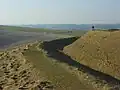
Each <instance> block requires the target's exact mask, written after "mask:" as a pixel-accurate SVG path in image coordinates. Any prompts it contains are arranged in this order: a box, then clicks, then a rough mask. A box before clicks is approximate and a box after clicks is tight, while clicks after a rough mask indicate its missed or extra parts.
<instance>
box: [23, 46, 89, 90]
mask: <svg viewBox="0 0 120 90" xmlns="http://www.w3.org/2000/svg"><path fill="white" fill-rule="evenodd" d="M24 55H25V57H26V59H27V60H29V61H30V62H32V63H33V65H34V66H35V68H37V69H38V70H39V71H40V72H41V75H44V76H45V77H46V78H47V79H48V80H50V81H52V83H53V84H55V86H56V90H89V89H87V88H86V86H85V85H84V84H82V83H81V82H80V81H79V80H78V78H77V77H76V76H75V75H72V74H71V73H69V72H68V71H66V70H65V69H64V68H63V67H61V66H60V65H59V63H55V62H54V61H52V60H51V59H49V58H47V57H46V56H44V54H43V53H42V52H41V51H38V50H37V49H36V48H35V46H32V47H31V48H29V49H28V50H26V51H25V53H24Z"/></svg>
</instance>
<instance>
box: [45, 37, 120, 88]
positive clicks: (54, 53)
mask: <svg viewBox="0 0 120 90" xmlns="http://www.w3.org/2000/svg"><path fill="white" fill-rule="evenodd" d="M77 39H78V37H72V38H64V39H58V40H54V41H49V42H44V43H43V48H44V49H45V50H46V51H47V52H48V55H49V57H52V58H55V59H56V60H58V61H60V62H64V63H67V64H69V65H71V66H73V67H76V68H78V70H80V71H82V72H84V73H88V74H90V75H92V76H95V77H96V79H98V80H102V81H105V82H107V83H108V84H109V85H118V86H119V87H116V88H117V89H115V90H119V89H118V88H120V85H119V84H120V80H118V79H116V78H114V77H112V76H110V75H108V74H105V73H102V72H99V71H96V70H94V69H91V68H90V67H88V66H85V65H83V64H80V63H79V62H77V61H75V60H73V59H72V58H71V57H69V56H67V55H66V54H64V53H63V52H59V50H62V49H63V48H64V46H66V45H69V44H71V43H73V42H74V41H75V40H77Z"/></svg>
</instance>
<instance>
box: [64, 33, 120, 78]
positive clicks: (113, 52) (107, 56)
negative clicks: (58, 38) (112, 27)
mask: <svg viewBox="0 0 120 90" xmlns="http://www.w3.org/2000/svg"><path fill="white" fill-rule="evenodd" d="M64 52H65V53H66V54H68V55H69V56H71V57H72V58H73V59H75V60H77V61H78V62H80V63H81V64H84V65H86V66H88V67H90V68H92V69H94V70H98V71H100V72H104V73H106V74H109V75H111V76H113V77H115V78H117V79H120V55H119V54H120V31H114V32H109V31H89V32H88V33H87V34H85V35H84V36H82V37H81V38H80V39H78V40H77V41H75V42H74V43H73V44H71V45H68V46H66V47H65V48H64Z"/></svg>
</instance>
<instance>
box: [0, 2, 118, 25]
mask: <svg viewBox="0 0 120 90" xmlns="http://www.w3.org/2000/svg"><path fill="white" fill-rule="evenodd" d="M119 4H120V0H0V24H2V25H6V24H7V25H15V24H16V25H17V24H18V25H19V24H116V23H120V5H119Z"/></svg>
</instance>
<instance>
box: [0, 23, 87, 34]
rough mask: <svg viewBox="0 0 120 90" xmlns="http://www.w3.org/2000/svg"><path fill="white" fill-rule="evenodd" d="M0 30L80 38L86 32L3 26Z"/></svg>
mask: <svg viewBox="0 0 120 90" xmlns="http://www.w3.org/2000/svg"><path fill="white" fill-rule="evenodd" d="M0 30H12V31H25V32H46V33H54V34H63V35H72V36H81V35H83V34H85V33H86V32H87V30H49V29H41V28H29V27H18V26H4V25H1V26H0ZM71 31H72V32H71Z"/></svg>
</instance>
